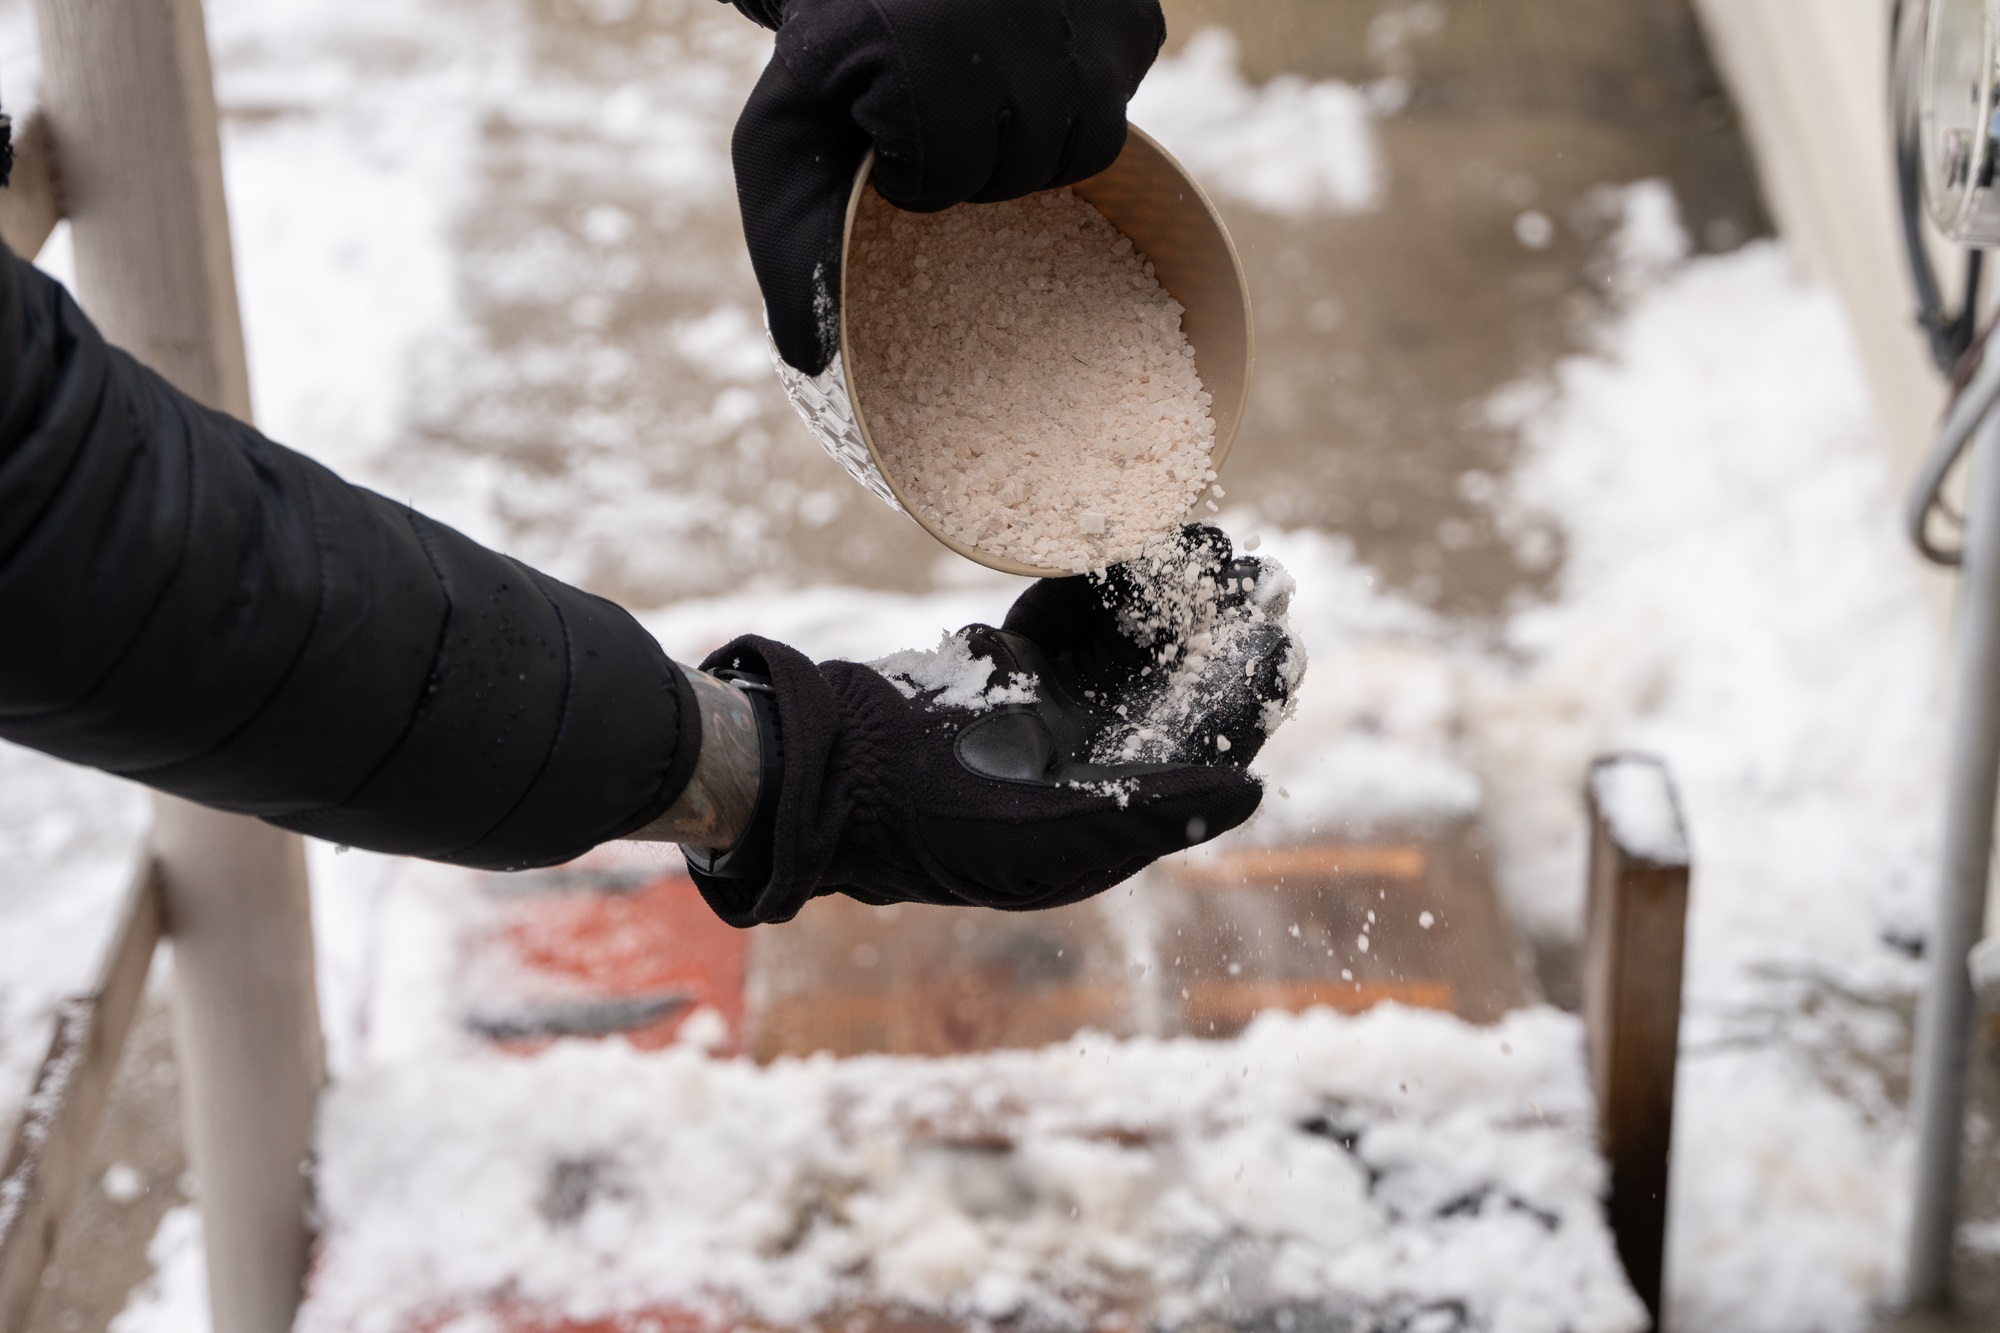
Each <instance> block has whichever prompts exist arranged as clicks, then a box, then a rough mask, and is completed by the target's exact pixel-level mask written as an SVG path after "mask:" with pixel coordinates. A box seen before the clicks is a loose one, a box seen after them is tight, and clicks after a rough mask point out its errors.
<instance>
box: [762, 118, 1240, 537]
mask: <svg viewBox="0 0 2000 1333" xmlns="http://www.w3.org/2000/svg"><path fill="white" fill-rule="evenodd" d="M871 165H872V164H870V163H864V164H863V167H862V170H861V172H860V173H859V175H858V176H857V178H856V181H855V188H854V192H853V194H852V196H851V197H850V200H849V205H848V213H847V229H846V237H845V240H844V242H843V249H844V254H843V273H844V275H845V281H844V284H843V286H844V289H845V290H844V293H843V297H844V299H843V302H842V308H841V346H840V354H839V356H838V357H836V359H835V361H834V363H833V364H832V366H830V367H829V368H828V370H827V371H826V372H825V373H824V374H822V375H819V376H813V377H807V376H804V375H800V374H799V373H798V372H796V371H794V370H792V369H791V368H790V367H788V366H785V365H783V364H782V363H780V364H779V367H778V370H779V375H780V378H781V379H782V380H783V381H784V384H785V388H786V391H787V393H788V394H789V395H790V396H791V399H792V402H793V404H794V406H795V407H797V408H798V410H799V412H800V415H801V416H803V417H804V418H805V420H806V423H807V425H808V426H809V427H811V429H812V431H813V434H814V435H815V436H816V437H817V438H818V439H819V441H820V443H821V444H822V445H823V446H824V447H825V448H826V449H827V451H828V452H829V453H831V454H833V456H834V457H835V458H836V459H837V460H838V461H839V462H840V463H841V465H842V466H843V467H845V468H846V469H847V470H848V472H850V473H851V474H852V475H854V477H855V478H856V479H857V480H859V481H860V482H861V483H862V484H863V485H864V486H866V487H868V489H869V490H871V491H873V492H874V493H875V494H876V495H878V496H880V497H881V498H882V499H884V500H885V501H887V502H889V503H890V504H892V505H894V506H896V507H897V508H900V509H902V510H903V511H904V512H905V513H907V514H909V515H910V516H911V517H913V518H915V519H916V521H917V522H918V523H920V524H921V525H922V526H923V527H924V528H925V529H926V530H927V531H929V532H930V533H931V535H932V536H934V537H936V538H937V539H938V540H939V541H941V542H943V543H944V544H945V545H946V546H949V547H950V548H951V549H953V550H954V551H957V552H958V553H959V554H961V555H965V556H967V557H969V558H971V559H973V560H976V561H978V562H979V563H981V564H985V565H989V566H991V567H993V568H996V569H1002V570H1005V571H1007V572H1009V573H1015V574H1026V575H1036V576H1046V575H1052V574H1061V573H1070V572H1074V571H1077V570H1082V569H1092V568H1101V567H1102V566H1103V565H1105V564H1107V563H1110V562H1112V561H1116V560H1120V559H1125V558H1128V557H1129V556H1131V555H1134V554H1137V552H1138V551H1139V549H1140V548H1141V547H1142V546H1143V545H1144V544H1145V542H1146V541H1147V540H1148V539H1150V538H1152V537H1154V536H1157V535H1158V534H1159V532H1160V531H1162V530H1164V529H1169V528H1171V527H1173V526H1174V525H1175V524H1177V523H1178V522H1180V521H1181V519H1182V518H1184V517H1185V516H1186V514H1187V513H1188V511H1189V510H1190V509H1192V507H1193V506H1194V503H1195V502H1196V500H1197V499H1198V498H1199V497H1200V495H1201V493H1202V491H1203V490H1204V489H1205V488H1206V486H1207V484H1208V483H1209V482H1211V481H1213V480H1214V479H1215V475H1216V473H1217V472H1219V471H1220V469H1221V467H1222V464H1223V462H1224V460H1225V459H1226V458H1227V456H1228V453H1229V450H1230V446H1231V445H1232V444H1233V443H1234V440H1235V436H1236V431H1237V427H1238V425H1239V424H1240V422H1241V420H1242V415H1243V407H1244V398H1245V391H1246V389H1247V388H1248V383H1249V373H1250V363H1251V352H1252V349H1251V333H1250V328H1251V321H1250V302H1249V294H1248V288H1247V286H1246V285H1245V283H1244V280H1243V271H1242V265H1241V262H1240V261H1239V260H1238V258H1237V255H1236V251H1235V247H1234V246H1233V244H1231V242H1230V240H1229V236H1228V233H1227V232H1226V231H1225V230H1224V229H1223V226H1222V223H1221V220H1220V218H1219V217H1218V216H1217V215H1216V213H1215V210H1214V207H1213V205H1212V204H1210V202H1209V200H1208V199H1207V197H1206V196H1205V195H1204V194H1203V193H1202V192H1201V190H1200V188H1199V187H1198V186H1197V185H1195V183H1194V182H1193V180H1191V179H1190V178H1189V177H1188V176H1187V174H1186V172H1185V171H1184V170H1182V168H1181V167H1180V165H1179V164H1178V163H1176V162H1175V161H1174V160H1173V159H1172V158H1171V157H1170V156H1168V155H1167V154H1166V152H1165V151H1164V150H1162V149H1161V148H1160V147H1159V145H1158V144H1156V143H1154V142H1153V141H1152V140H1151V139H1150V138H1148V137H1147V136H1146V135H1145V134H1144V133H1142V132H1141V131H1139V130H1137V129H1136V128H1135V129H1133V130H1132V131H1131V133H1130V135H1129V137H1128V139H1127V143H1126V148H1125V151H1124V153H1123V154H1121V155H1120V157H1119V159H1118V161H1117V162H1116V163H1114V164H1113V165H1112V166H1111V167H1110V168H1109V169H1108V170H1106V171H1104V172H1102V173H1100V174H1099V175H1097V176H1094V177H1091V178H1090V179H1089V180H1086V181H1082V182H1079V183H1078V184H1077V185H1076V186H1074V187H1073V188H1072V189H1069V190H1062V191H1046V192H1043V193H1041V194H1038V195H1033V196H1029V197H1028V198H1027V199H1023V200H1017V201H1013V202H1011V203H1006V204H990V205H963V206H961V207H960V208H957V209H951V210H947V211H946V212H945V213H942V214H928V215H923V214H909V213H904V212H901V211H900V210H896V209H893V208H891V207H889V206H888V205H886V204H885V203H883V201H882V200H881V199H880V198H879V197H876V196H875V195H874V192H873V189H872V187H870V186H869V185H868V184H867V178H868V172H869V169H870V166H871ZM1058 284H1059V285H1060V290H1057V287H1058ZM954 285H955V286H956V287H957V290H956V291H953V290H952V288H953V286H954ZM1052 298H1057V299H1052ZM857 408H858V409H859V410H858V411H857V410H856V409H857Z"/></svg>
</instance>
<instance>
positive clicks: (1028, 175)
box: [732, 0, 1166, 375]
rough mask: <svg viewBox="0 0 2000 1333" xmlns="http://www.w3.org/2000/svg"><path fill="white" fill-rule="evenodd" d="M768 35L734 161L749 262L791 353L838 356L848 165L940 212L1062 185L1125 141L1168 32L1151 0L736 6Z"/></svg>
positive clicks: (906, 203)
mask: <svg viewBox="0 0 2000 1333" xmlns="http://www.w3.org/2000/svg"><path fill="white" fill-rule="evenodd" d="M736 5H737V8H738V9H740V10H742V11H743V12H744V13H745V14H747V15H749V16H750V17H751V18H752V19H754V20H756V21H758V22H760V23H763V24H764V25H765V26H767V27H775V28H776V29H777V32H778V40H777V46H776V50H775V51H774V53H773V55H772V58H771V63H770V65H769V66H768V67H767V68H766V69H765V71H764V75H763V77H762V78H761V79H760V80H759V81H758V83H757V87H756V89H755V90H754V91H753V92H752V93H751V94H750V100H749V101H748V103H746V104H745V106H744V108H743V114H742V117H741V119H739V120H738V121H737V125H736V135H735V141H734V144H733V146H732V156H733V158H734V161H735V166H736V193H737V199H738V202H739V203H740V205H741V207H742V210H743V232H744V237H745V239H746V240H747V241H748V242H749V247H750V261H751V264H752V265H753V266H754V267H755V269H756V271H757V282H758V284H759V286H761V287H762V288H763V292H764V305H765V310H766V313H767V315H768V317H769V320H770V325H771V335H772V337H773V338H774V339H775V340H776V342H777V345H778V351H779V353H780V354H781V355H783V357H784V358H785V360H786V361H788V362H789V363H791V364H792V365H793V366H795V367H797V368H798V369H800V370H802V371H805V372H806V373H807V374H814V375H816V374H818V373H819V372H820V371H822V370H824V369H825V368H826V366H827V364H828V363H829V362H830V361H831V360H832V359H833V354H834V352H835V350H836V349H837V346H838V332H837V320H836V316H837V313H838V311H839V309H840V233H841V227H842V223H843V220H844V218H845V216H846V208H847V196H848V191H849V189H850V187H851V186H852V184H853V181H854V173H855V171H856V170H857V169H858V168H859V167H860V165H861V160H862V158H863V157H864V156H866V154H867V152H868V149H869V148H870V147H871V146H872V147H873V148H874V150H875V168H874V180H875V184H876V187H877V188H878V189H880V190H881V192H882V195H883V197H884V198H886V199H888V200H889V202H890V203H893V204H895V205H897V206H898V207H901V208H908V209H913V210H916V211H919V212H934V211H936V210H939V209H944V208H949V207H951V206H952V205H953V204H959V203H964V202H966V201H967V200H973V201H978V202H991V201H995V200H1001V199H1013V198H1018V197H1019V196H1021V195H1024V194H1030V193H1032V192H1034V191H1036V190H1043V189H1050V188H1053V187H1055V186H1060V185H1068V184H1072V183H1074V182H1076V181H1079V180H1082V179H1084V178H1085V177H1087V176H1091V175H1095V174H1096V173H1097V172H1099V171H1102V170H1104V169H1105V168H1106V167H1108V166H1110V165H1111V163H1112V162H1113V160H1115V159H1116V158H1117V156H1118V154H1119V152H1120V151H1121V150H1122V149H1123V148H1124V146H1125V104H1126V103H1127V102H1128V101H1130V100H1131V97H1132V94H1133V92H1134V91H1136V90H1137V88H1138V86H1139V80H1140V79H1142V78H1144V77H1145V74H1146V70H1147V69H1148V68H1150V67H1151V65H1152V63H1153V58H1154V57H1155V56H1157V55H1158V54H1159V50H1160V46H1161V43H1163V42H1164V41H1165V40H1166V20H1165V18H1164V17H1163V16H1162V14H1161V12H1160V6H1159V3H1158V0H736Z"/></svg>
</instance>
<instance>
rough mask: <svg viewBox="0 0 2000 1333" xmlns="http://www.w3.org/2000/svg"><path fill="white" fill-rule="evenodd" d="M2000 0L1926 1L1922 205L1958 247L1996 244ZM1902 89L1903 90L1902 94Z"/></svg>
mask: <svg viewBox="0 0 2000 1333" xmlns="http://www.w3.org/2000/svg"><path fill="white" fill-rule="evenodd" d="M1996 39H2000V0H1930V13H1929V15H1928V21H1927V22H1926V23H1925V31H1924V48H1923V59H1922V64H1921V68H1920V69H1919V71H1918V73H1917V77H1916V79H1915V80H1914V86H1913V87H1911V88H1910V89H1909V90H1908V94H1913V95H1914V96H1915V98H1916V101H1917V135H1918V152H1919V155H1920V158H1919V160H1920V162H1921V164H1922V172H1923V194H1924V207H1925V209H1926V210H1927V211H1928V212H1929V213H1930V216H1931V221H1932V222H1934V223H1936V224H1937V228H1938V230H1939V231H1941V232H1943V233H1944V235H1945V236H1946V237H1947V238H1949V239H1950V240H1952V241H1954V242H1957V243H1958V244H1960V245H2000V196H1996V194H1995V192H1994V188H1993V186H1994V173H1995V170H1996V167H2000V105H1996V100H1995V93H1996V79H1995V76H1996V74H2000V41H1996ZM1906 95H1907V94H1906Z"/></svg>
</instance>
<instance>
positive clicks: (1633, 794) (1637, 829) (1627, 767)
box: [1590, 755, 1688, 865]
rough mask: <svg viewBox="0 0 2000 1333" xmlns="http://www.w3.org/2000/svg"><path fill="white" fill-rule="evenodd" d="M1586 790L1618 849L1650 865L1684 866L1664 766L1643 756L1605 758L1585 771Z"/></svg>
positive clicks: (1683, 833) (1683, 845)
mask: <svg viewBox="0 0 2000 1333" xmlns="http://www.w3.org/2000/svg"><path fill="white" fill-rule="evenodd" d="M1590 791H1591V795H1592V796H1594V797H1595V798H1596V800H1597V808H1598V809H1599V810H1600V811H1602V812H1603V814H1604V822H1605V824H1606V825H1607V826H1608V828H1609V830H1610V833H1611V837H1612V840H1613V841H1614V842H1615V843H1617V845H1618V846H1619V847H1620V848H1622V849H1623V850H1625V851H1626V852H1629V853H1630V854H1632V855H1633V856H1636V857H1638V858H1640V859H1641V860H1645V861H1651V862H1653V863H1654V864H1655V865H1685V864H1687V859H1688V846H1687V830H1686V829H1685V828H1684V827H1683V826H1682V824H1681V812H1680V810H1679V809H1678V808H1677V807H1676V806H1675V804H1674V788H1673V779H1672V778H1671V777H1669V776H1668V774H1667V770H1666V766H1665V765H1664V764H1661V763H1660V762H1659V761H1658V760H1656V759H1651V758H1648V757H1646V756H1643V755H1621V756H1619V757H1618V758H1616V759H1611V760H1607V761H1605V762H1604V763H1601V764H1598V765H1596V766H1595V767H1594V768H1592V769H1591V771H1590Z"/></svg>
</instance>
